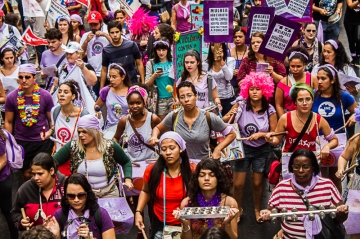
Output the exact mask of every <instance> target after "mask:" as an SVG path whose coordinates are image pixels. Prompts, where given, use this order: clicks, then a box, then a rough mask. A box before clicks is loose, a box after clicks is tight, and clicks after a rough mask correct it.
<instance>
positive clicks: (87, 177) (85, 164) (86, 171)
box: [84, 158, 89, 181]
mask: <svg viewBox="0 0 360 239" xmlns="http://www.w3.org/2000/svg"><path fill="white" fill-rule="evenodd" d="M84 166H85V177H86V179H87V180H88V181H89V172H88V170H87V160H86V158H84Z"/></svg>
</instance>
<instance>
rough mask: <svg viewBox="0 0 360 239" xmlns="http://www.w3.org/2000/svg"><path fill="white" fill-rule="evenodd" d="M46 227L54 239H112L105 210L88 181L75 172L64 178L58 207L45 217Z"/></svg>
mask: <svg viewBox="0 0 360 239" xmlns="http://www.w3.org/2000/svg"><path fill="white" fill-rule="evenodd" d="M46 227H47V228H48V229H49V230H50V231H52V232H53V233H54V234H55V235H56V236H57V238H67V239H78V238H84V239H88V238H97V239H102V238H104V239H115V230H114V224H113V222H112V221H111V218H110V216H109V213H108V212H107V211H106V210H105V209H104V208H101V207H100V206H99V204H98V203H97V198H96V195H95V193H94V192H93V190H92V189H91V186H90V184H89V182H88V180H87V179H86V177H85V176H84V175H82V174H79V173H74V174H72V175H71V176H70V177H68V178H67V179H66V181H65V185H64V197H63V198H62V199H61V208H60V209H59V210H57V211H56V212H55V215H54V217H49V218H48V219H47V221H46ZM91 234H92V235H93V237H90V235H91Z"/></svg>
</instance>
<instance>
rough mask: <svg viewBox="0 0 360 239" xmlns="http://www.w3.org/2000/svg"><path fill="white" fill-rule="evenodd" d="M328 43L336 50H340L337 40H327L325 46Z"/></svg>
mask: <svg viewBox="0 0 360 239" xmlns="http://www.w3.org/2000/svg"><path fill="white" fill-rule="evenodd" d="M326 43H330V44H331V45H332V46H333V47H334V48H335V49H336V50H337V49H338V48H339V45H338V44H337V42H336V41H335V40H332V39H330V40H327V41H326V42H325V44H326Z"/></svg>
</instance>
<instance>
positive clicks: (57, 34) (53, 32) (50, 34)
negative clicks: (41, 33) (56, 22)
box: [45, 28, 62, 41]
mask: <svg viewBox="0 0 360 239" xmlns="http://www.w3.org/2000/svg"><path fill="white" fill-rule="evenodd" d="M61 38H62V33H61V31H60V30H59V29H57V28H50V29H49V30H48V31H47V32H46V33H45V39H49V40H54V39H58V40H59V41H61Z"/></svg>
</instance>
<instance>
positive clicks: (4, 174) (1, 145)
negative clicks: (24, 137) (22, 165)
mask: <svg viewBox="0 0 360 239" xmlns="http://www.w3.org/2000/svg"><path fill="white" fill-rule="evenodd" d="M5 153H6V146H5V141H3V140H1V139H0V156H2V155H4V154H5ZM10 173H11V171H10V164H9V163H7V164H5V166H4V167H3V169H1V171H0V182H1V181H4V180H5V179H7V178H8V177H9V176H10Z"/></svg>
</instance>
